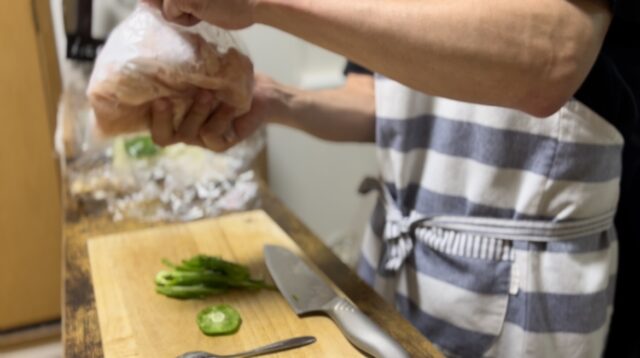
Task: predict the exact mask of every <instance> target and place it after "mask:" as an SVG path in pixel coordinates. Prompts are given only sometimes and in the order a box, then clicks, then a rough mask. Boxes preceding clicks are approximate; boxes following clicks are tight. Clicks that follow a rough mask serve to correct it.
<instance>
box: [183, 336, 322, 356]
mask: <svg viewBox="0 0 640 358" xmlns="http://www.w3.org/2000/svg"><path fill="white" fill-rule="evenodd" d="M315 341H316V337H311V336H303V337H296V338H289V339H285V340H284V341H279V342H275V343H271V344H268V345H266V346H262V347H258V348H256V349H252V350H250V351H246V352H242V353H236V354H229V355H220V354H213V353H209V352H203V351H193V352H187V353H184V354H181V355H179V356H178V358H247V357H256V356H260V355H264V354H269V353H275V352H280V351H284V350H288V349H293V348H298V347H302V346H306V345H308V344H311V343H314V342H315Z"/></svg>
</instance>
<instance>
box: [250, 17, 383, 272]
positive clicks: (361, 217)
mask: <svg viewBox="0 0 640 358" xmlns="http://www.w3.org/2000/svg"><path fill="white" fill-rule="evenodd" d="M240 36H241V38H242V40H243V42H244V44H245V45H246V46H247V48H248V50H249V53H250V55H251V56H252V58H253V60H254V64H255V67H256V70H257V71H261V72H265V73H267V74H269V75H271V76H273V77H274V78H276V79H277V80H279V81H282V82H285V83H287V84H291V85H298V86H301V87H304V88H309V89H316V88H328V87H335V86H338V85H340V84H341V83H342V82H343V81H344V77H343V75H342V70H343V68H344V65H345V62H346V61H345V59H344V58H343V57H341V56H337V55H335V54H333V53H330V52H328V51H326V50H324V49H321V48H318V47H316V46H313V45H311V44H309V43H306V42H304V41H302V40H300V39H297V38H295V37H293V36H290V35H288V34H285V33H282V32H280V31H278V30H274V29H270V28H267V27H264V26H254V27H253V28H251V29H248V30H244V31H242V32H241V33H240ZM267 133H268V153H269V180H270V184H271V188H272V189H273V190H274V192H275V193H276V194H278V196H279V197H280V198H282V199H283V201H284V202H285V203H286V204H287V206H289V207H290V208H291V209H292V210H293V211H294V212H295V213H296V214H297V215H299V216H300V217H301V218H302V220H304V221H305V222H306V223H307V224H308V225H309V226H310V227H311V229H312V230H314V231H315V232H316V233H317V234H318V235H319V236H321V237H322V238H323V239H325V241H327V242H329V243H330V244H331V245H332V246H334V247H338V248H341V250H342V251H345V252H344V258H345V259H347V260H348V261H352V260H353V259H354V255H356V254H357V250H355V248H357V246H358V245H357V241H359V238H360V237H361V236H362V231H363V228H364V225H365V223H366V220H367V218H368V213H369V211H370V208H371V207H372V201H373V200H372V199H373V198H367V199H365V198H363V197H361V196H359V195H358V194H357V188H358V185H359V183H360V181H361V180H362V178H364V177H365V176H366V175H376V173H377V164H376V158H375V149H374V147H373V145H363V144H336V143H330V142H326V141H322V140H318V139H316V138H313V137H310V136H308V135H306V134H304V133H301V132H298V131H295V130H292V129H289V128H286V127H281V126H271V127H270V128H269V129H268V131H267ZM349 243H351V245H350V244H349Z"/></svg>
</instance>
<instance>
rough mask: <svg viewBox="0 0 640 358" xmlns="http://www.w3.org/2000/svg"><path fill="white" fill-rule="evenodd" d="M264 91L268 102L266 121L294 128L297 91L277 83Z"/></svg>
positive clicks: (267, 86) (268, 85)
mask: <svg viewBox="0 0 640 358" xmlns="http://www.w3.org/2000/svg"><path fill="white" fill-rule="evenodd" d="M264 90H265V93H266V96H265V97H266V100H267V102H268V105H267V108H268V110H267V113H266V118H265V121H266V122H267V123H277V124H282V125H286V126H293V122H294V116H293V115H292V113H293V106H294V103H295V101H296V100H295V98H296V97H297V96H296V90H295V89H294V88H290V87H287V86H284V85H282V84H279V83H275V82H273V83H270V84H267V85H266V86H265V88H264Z"/></svg>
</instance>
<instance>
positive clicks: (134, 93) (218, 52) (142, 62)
mask: <svg viewBox="0 0 640 358" xmlns="http://www.w3.org/2000/svg"><path fill="white" fill-rule="evenodd" d="M232 42H233V40H231V39H230V36H229V34H228V33H226V32H224V31H222V30H220V29H215V28H213V27H211V26H209V25H207V24H198V25H196V26H194V27H192V28H184V27H180V26H177V25H173V24H169V23H168V22H166V21H165V20H164V19H163V18H162V14H161V13H160V11H158V10H157V9H154V8H152V7H151V6H149V5H146V4H140V5H139V6H138V7H137V8H136V10H135V11H134V12H133V13H132V14H131V15H130V16H129V17H128V18H127V19H126V20H125V21H124V22H123V23H122V24H120V25H119V26H118V27H117V28H116V29H114V31H113V32H112V34H111V36H110V37H109V39H108V41H107V43H106V44H105V46H104V48H103V49H102V51H101V52H100V55H99V56H98V59H97V60H96V64H95V68H94V70H93V73H92V75H91V80H90V82H89V88H88V92H87V94H88V96H89V99H90V102H91V105H92V107H93V109H94V112H95V115H96V119H97V123H98V127H99V128H100V130H101V131H102V133H103V134H105V135H115V134H121V133H129V132H136V131H140V130H144V129H147V128H148V126H149V121H150V115H151V104H152V102H153V101H154V100H155V99H158V98H167V99H169V100H170V101H171V102H172V104H173V111H174V123H173V125H174V128H177V127H178V126H179V125H180V121H181V119H182V118H183V116H184V115H185V113H186V111H188V109H189V108H190V107H191V104H192V103H193V101H194V98H195V96H196V95H197V93H198V92H199V90H201V89H207V90H211V91H212V92H213V93H214V94H215V96H216V97H217V99H218V100H220V101H221V102H223V103H225V104H227V105H229V106H231V107H233V108H235V109H236V114H237V115H241V114H244V113H246V112H247V111H248V110H249V108H250V106H251V93H252V87H253V65H252V63H251V61H250V60H249V59H248V58H247V57H246V56H245V55H243V54H242V53H241V52H239V51H238V50H237V49H235V48H234V47H230V46H229V45H232ZM225 46H226V47H227V48H225Z"/></svg>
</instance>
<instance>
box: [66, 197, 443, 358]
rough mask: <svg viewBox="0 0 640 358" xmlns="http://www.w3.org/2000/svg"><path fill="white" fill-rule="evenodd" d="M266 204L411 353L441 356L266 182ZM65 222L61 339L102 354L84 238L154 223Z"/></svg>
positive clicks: (73, 350)
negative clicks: (283, 202) (277, 195)
mask: <svg viewBox="0 0 640 358" xmlns="http://www.w3.org/2000/svg"><path fill="white" fill-rule="evenodd" d="M261 195H262V198H261V201H262V205H263V209H264V210H265V211H266V212H267V214H269V216H270V217H271V218H272V219H274V221H275V222H276V223H277V224H278V225H279V226H280V227H281V228H282V229H283V230H284V231H285V232H286V233H287V235H288V236H289V237H291V238H292V239H293V241H295V242H296V244H297V245H298V247H300V248H301V250H302V251H303V252H305V254H306V255H307V257H309V258H310V260H311V261H312V262H314V263H315V264H316V265H317V266H318V267H319V268H320V269H321V270H322V271H323V272H324V273H325V274H326V275H327V276H328V277H329V278H330V279H331V280H332V281H333V282H334V283H335V284H336V285H337V286H339V287H340V288H341V289H342V291H343V292H345V293H346V294H347V295H348V296H349V298H350V299H351V300H352V301H353V302H354V303H355V304H357V305H358V307H360V308H361V309H362V310H363V311H364V312H365V313H366V314H368V315H369V317H371V318H372V319H373V320H374V321H376V322H377V323H378V324H379V325H380V326H381V327H382V328H383V329H385V330H386V331H387V332H389V333H390V334H391V335H392V336H393V337H394V338H396V340H398V342H400V343H401V344H402V345H403V346H404V347H405V349H406V350H407V351H408V352H409V353H410V354H411V356H412V357H442V354H440V353H439V352H438V351H437V350H436V349H435V348H434V347H433V345H432V344H431V343H430V342H429V341H428V340H427V339H425V337H424V336H423V335H422V334H420V332H418V331H417V330H416V329H415V328H414V327H413V326H412V325H411V324H410V323H409V322H408V321H407V320H405V319H404V318H403V317H402V316H401V315H400V314H399V313H398V312H397V311H396V310H395V309H394V308H393V306H392V305H390V304H388V303H386V302H385V301H384V300H383V299H382V298H381V297H380V296H378V295H377V294H376V293H375V292H374V291H373V290H372V289H371V288H370V287H369V286H368V285H366V284H365V283H364V282H363V281H361V280H360V279H359V278H358V277H357V276H356V275H355V274H354V273H353V272H352V271H351V270H350V269H349V268H348V267H347V266H346V265H344V264H343V263H342V262H341V261H340V260H339V259H338V258H337V257H336V256H335V255H334V254H333V253H332V252H331V250H330V249H329V248H328V247H326V246H325V245H324V244H323V243H322V242H321V241H320V240H319V239H318V237H317V236H315V235H314V234H313V233H312V232H311V231H310V230H309V229H308V228H307V226H306V225H305V224H304V223H302V222H301V221H300V220H299V219H298V218H297V217H296V216H295V215H294V214H293V213H292V212H291V211H290V210H289V209H288V208H287V207H286V206H284V205H283V204H282V202H281V201H280V200H279V199H278V198H277V197H275V196H274V195H273V194H272V193H271V192H270V191H269V190H268V189H267V188H263V189H262V190H261ZM67 220H68V221H67V225H66V226H65V233H64V236H65V246H64V247H65V256H64V260H65V265H64V283H65V288H64V298H63V300H64V315H63V343H64V349H65V357H72V358H75V357H82V358H84V357H103V356H104V353H103V350H102V341H101V339H100V329H99V325H98V315H97V311H96V308H95V299H94V294H93V286H92V283H91V277H90V271H89V261H88V255H87V247H86V241H87V239H88V238H89V237H91V236H95V235H104V234H109V233H118V232H127V231H131V230H137V229H141V228H147V227H150V226H153V225H150V224H148V223H142V222H138V221H122V222H117V223H114V222H113V221H112V220H111V219H110V218H109V217H108V216H106V215H98V216H82V217H73V218H72V217H69V218H68V219H67Z"/></svg>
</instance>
